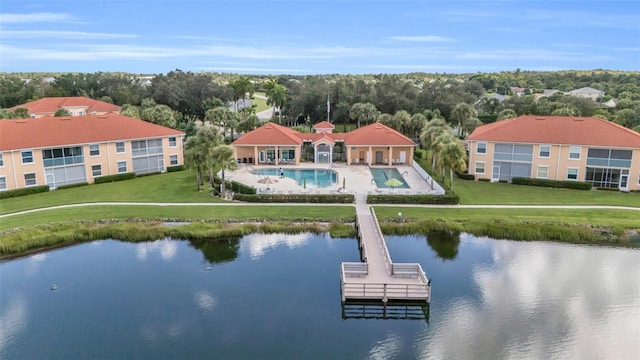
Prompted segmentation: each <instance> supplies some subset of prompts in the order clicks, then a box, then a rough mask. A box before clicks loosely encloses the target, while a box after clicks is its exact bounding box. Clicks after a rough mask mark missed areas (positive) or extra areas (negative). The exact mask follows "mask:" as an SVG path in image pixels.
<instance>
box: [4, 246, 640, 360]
mask: <svg viewBox="0 0 640 360" xmlns="http://www.w3.org/2000/svg"><path fill="white" fill-rule="evenodd" d="M458 240H459V241H458ZM388 242H389V250H390V252H391V256H392V257H393V259H394V260H395V261H407V262H416V261H417V262H420V263H421V264H422V266H423V267H424V269H425V271H426V272H427V274H428V275H429V276H430V277H432V279H433V282H432V286H433V301H432V304H431V307H430V309H429V311H428V313H427V314H428V319H425V316H422V319H418V320H384V319H357V318H343V309H342V307H341V304H340V290H339V264H340V262H341V261H357V260H358V252H357V248H356V241H355V240H354V239H331V238H330V237H328V236H326V235H311V234H301V235H282V234H276V235H260V234H255V235H251V236H247V237H243V238H242V239H239V240H228V241H223V242H217V243H208V242H204V241H201V242H188V241H176V240H170V239H165V240H160V241H156V242H149V243H140V244H130V243H123V242H119V241H112V240H105V241H97V242H93V243H88V244H82V245H78V246H74V247H69V248H65V249H60V250H56V251H51V252H47V253H41V254H37V255H33V256H29V257H26V258H21V259H15V260H11V261H6V262H4V263H2V264H0V324H1V326H0V358H3V359H24V358H29V359H35V358H60V359H61V358H64V359H75V358H154V359H155V358H234V359H236V358H250V359H256V358H260V359H264V358H279V359H290V358H304V359H312V358H316V359H362V358H373V359H376V358H385V359H407V358H433V359H443V358H445V359H447V358H448V359H471V358H484V359H495V358H514V359H522V358H544V359H547V358H610V359H613V358H616V359H619V358H638V357H640V342H638V339H640V282H639V281H638V279H640V251H638V250H627V249H613V248H604V247H585V246H573V245H562V244H552V243H541V242H538V243H527V242H513V241H505V240H501V241H496V240H491V239H486V238H475V237H472V236H467V235H462V236H460V237H459V238H458V237H455V238H453V239H452V238H451V237H449V236H446V235H442V234H440V235H438V234H434V235H432V236H429V238H428V239H427V238H425V237H418V236H403V237H388ZM53 283H55V284H57V286H58V288H57V290H55V291H52V290H50V288H51V285H52V284H53ZM370 309H371V310H372V313H375V309H374V308H370ZM351 310H353V309H351ZM396 310H397V309H396ZM400 310H402V309H400ZM414 310H415V309H414ZM367 311H369V310H366V309H364V310H363V313H364V312H367ZM413 313H416V312H415V311H414V312H413ZM417 313H420V311H418V312H417ZM346 314H347V315H349V314H350V316H355V315H358V310H357V308H356V311H352V312H350V313H349V312H348V311H347V312H346ZM394 314H395V315H396V316H398V314H402V312H400V311H396V312H395V313H394ZM422 314H423V315H424V313H422ZM400 317H401V316H400ZM417 318H420V316H418V317H417Z"/></svg>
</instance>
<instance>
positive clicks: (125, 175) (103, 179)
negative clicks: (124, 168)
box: [93, 172, 136, 184]
mask: <svg viewBox="0 0 640 360" xmlns="http://www.w3.org/2000/svg"><path fill="white" fill-rule="evenodd" d="M135 177H136V173H132V172H129V173H122V174H116V175H107V176H100V177H97V178H95V179H94V181H93V182H94V183H95V184H104V183H110V182H114V181H122V180H129V179H133V178H135Z"/></svg>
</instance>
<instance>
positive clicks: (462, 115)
mask: <svg viewBox="0 0 640 360" xmlns="http://www.w3.org/2000/svg"><path fill="white" fill-rule="evenodd" d="M474 114H475V110H473V107H472V106H471V105H469V104H467V103H460V104H458V105H456V106H455V107H454V108H453V111H452V112H451V117H452V118H453V120H454V121H456V122H457V123H458V136H459V135H461V132H462V123H464V122H465V121H467V119H469V118H472V117H473V115H474Z"/></svg>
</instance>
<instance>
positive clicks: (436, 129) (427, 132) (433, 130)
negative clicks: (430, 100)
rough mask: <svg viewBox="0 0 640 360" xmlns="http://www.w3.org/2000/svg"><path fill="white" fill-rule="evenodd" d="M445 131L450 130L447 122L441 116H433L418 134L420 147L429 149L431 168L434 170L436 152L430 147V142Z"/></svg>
mask: <svg viewBox="0 0 640 360" xmlns="http://www.w3.org/2000/svg"><path fill="white" fill-rule="evenodd" d="M445 131H451V128H450V127H449V124H447V121H446V120H445V119H443V118H434V119H433V120H431V121H429V122H428V123H427V125H426V126H425V127H424V129H423V130H422V134H420V141H421V142H422V147H423V148H424V149H427V150H429V151H431V168H432V169H434V170H435V167H436V157H437V156H436V154H435V152H434V151H433V149H432V144H433V142H434V141H435V139H436V138H437V137H438V136H440V135H441V134H442V133H444V132H445Z"/></svg>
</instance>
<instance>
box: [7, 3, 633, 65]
mask: <svg viewBox="0 0 640 360" xmlns="http://www.w3.org/2000/svg"><path fill="white" fill-rule="evenodd" d="M518 68H519V69H521V70H533V71H547V70H548V71H555V70H592V69H608V70H636V71H637V70H640V1H638V0H627V1H625V0H598V1H594V0H554V1H545V0H541V1H525V0H496V1H485V0H466V1H463V0H449V1H435V0H434V1H428V0H414V1H390V0H388V1H379V0H368V1H339V0H323V1H314V0H309V1H306V0H289V1H242V0H237V1H223V0H183V1H175V0H108V1H107V0H70V1H55V0H28V1H27V0H2V1H1V2H0V72H98V71H105V72H106V71H123V72H131V73H141V74H159V73H167V72H169V71H172V70H175V69H180V70H183V71H193V72H201V71H215V72H225V73H239V74H274V75H275V74H291V75H314V74H379V73H409V72H428V73H475V72H499V71H514V70H516V69H518Z"/></svg>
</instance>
